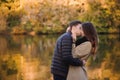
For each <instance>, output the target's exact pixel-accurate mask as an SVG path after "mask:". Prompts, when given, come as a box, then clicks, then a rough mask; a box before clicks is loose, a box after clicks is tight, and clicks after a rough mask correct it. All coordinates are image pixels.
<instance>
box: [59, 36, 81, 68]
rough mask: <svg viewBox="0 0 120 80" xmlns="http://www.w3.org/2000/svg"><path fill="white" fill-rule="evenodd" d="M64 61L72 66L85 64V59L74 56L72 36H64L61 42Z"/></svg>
mask: <svg viewBox="0 0 120 80" xmlns="http://www.w3.org/2000/svg"><path fill="white" fill-rule="evenodd" d="M61 48H62V50H61V51H62V58H63V61H64V62H65V63H66V64H68V65H72V66H83V61H81V60H80V59H78V58H73V56H72V38H71V37H64V38H63V39H62V42H61Z"/></svg>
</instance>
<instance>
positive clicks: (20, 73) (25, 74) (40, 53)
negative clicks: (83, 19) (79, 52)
mask: <svg viewBox="0 0 120 80" xmlns="http://www.w3.org/2000/svg"><path fill="white" fill-rule="evenodd" d="M57 37H58V36H56V35H40V36H34V37H33V36H22V35H21V36H0V80H52V75H51V74H50V64H51V57H52V55H53V50H54V46H55V42H56V39H57ZM99 38H100V44H99V49H98V55H97V56H96V60H95V61H94V60H93V59H92V58H90V59H89V60H88V63H87V69H88V76H89V79H90V80H120V76H119V75H120V68H119V66H120V36H119V35H99Z"/></svg>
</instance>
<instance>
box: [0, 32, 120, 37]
mask: <svg viewBox="0 0 120 80" xmlns="http://www.w3.org/2000/svg"><path fill="white" fill-rule="evenodd" d="M63 33H64V32H54V33H42V32H40V33H35V32H32V33H3V32H0V35H31V36H34V35H56V34H63ZM98 34H100V35H109V34H120V32H111V33H110V32H98Z"/></svg>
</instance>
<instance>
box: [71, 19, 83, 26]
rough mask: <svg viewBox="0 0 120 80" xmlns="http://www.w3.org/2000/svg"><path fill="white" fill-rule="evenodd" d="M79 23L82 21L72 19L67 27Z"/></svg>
mask: <svg viewBox="0 0 120 80" xmlns="http://www.w3.org/2000/svg"><path fill="white" fill-rule="evenodd" d="M81 23H82V22H81V21H79V20H74V21H71V22H70V23H69V27H73V26H76V25H78V24H81Z"/></svg>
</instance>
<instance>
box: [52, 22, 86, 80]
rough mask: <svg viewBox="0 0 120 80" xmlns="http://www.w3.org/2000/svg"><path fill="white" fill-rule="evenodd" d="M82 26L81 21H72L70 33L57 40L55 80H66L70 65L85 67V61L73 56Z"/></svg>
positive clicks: (53, 70)
mask: <svg viewBox="0 0 120 80" xmlns="http://www.w3.org/2000/svg"><path fill="white" fill-rule="evenodd" d="M80 26H81V22H80V21H72V22H71V23H70V24H69V27H70V31H68V32H66V33H64V34H63V35H61V36H60V37H59V38H58V40H57V43H56V47H55V50H54V55H53V59H52V65H51V72H52V74H53V78H54V80H66V77H67V74H68V69H69V65H72V66H83V64H84V62H83V61H81V60H79V59H77V58H73V56H72V44H73V42H74V39H76V37H77V36H80V35H81V30H80Z"/></svg>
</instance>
